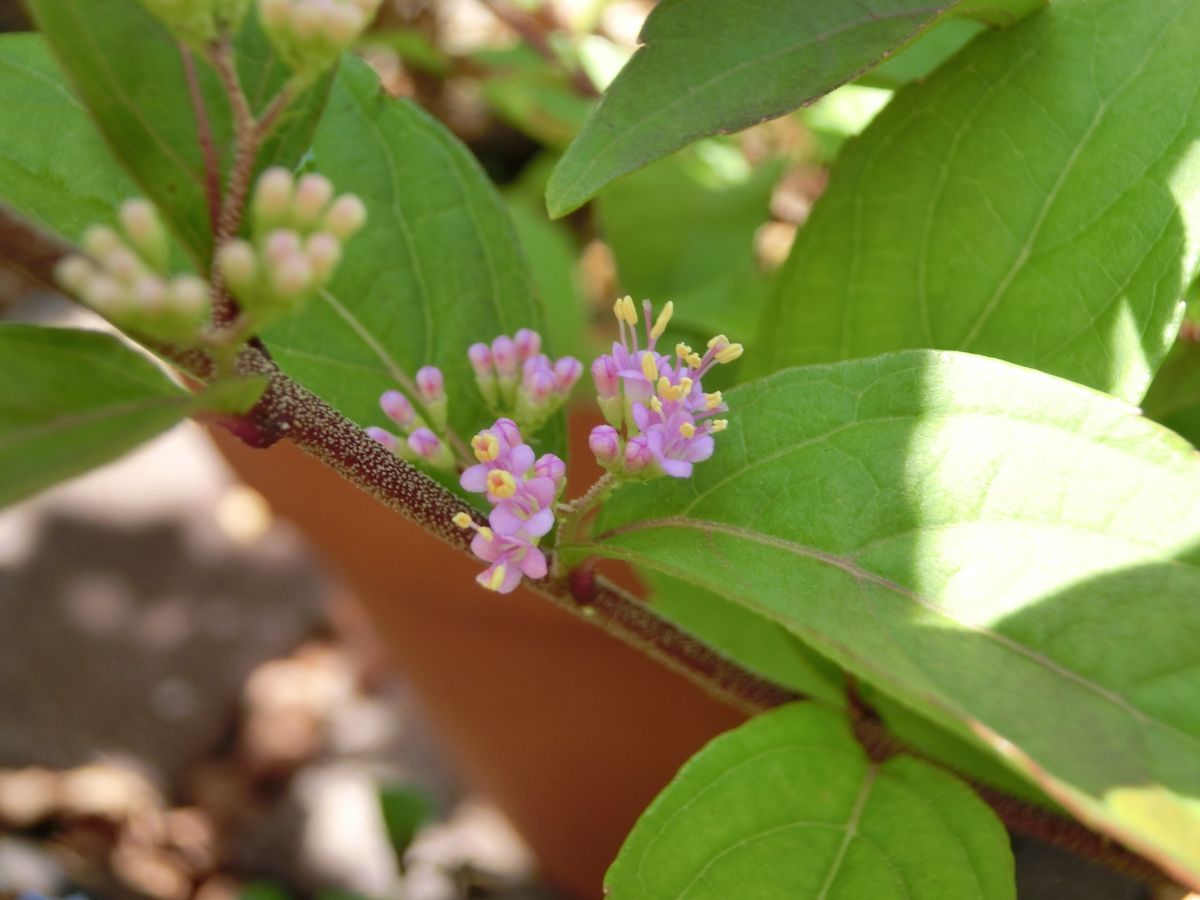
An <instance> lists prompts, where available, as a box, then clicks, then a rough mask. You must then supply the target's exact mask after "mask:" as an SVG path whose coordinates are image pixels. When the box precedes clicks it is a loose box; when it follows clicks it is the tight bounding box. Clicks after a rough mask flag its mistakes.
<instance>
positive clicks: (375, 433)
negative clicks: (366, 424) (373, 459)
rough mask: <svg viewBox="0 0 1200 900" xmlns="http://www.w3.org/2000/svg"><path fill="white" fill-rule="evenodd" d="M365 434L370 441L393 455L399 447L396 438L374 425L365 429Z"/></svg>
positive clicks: (398, 441) (398, 440)
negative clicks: (380, 445) (381, 445)
mask: <svg viewBox="0 0 1200 900" xmlns="http://www.w3.org/2000/svg"><path fill="white" fill-rule="evenodd" d="M367 434H368V435H369V436H370V438H371V439H372V440H374V441H378V442H379V443H381V444H383V446H385V447H386V448H387V449H389V450H391V451H392V452H393V453H395V452H396V450H397V448H398V447H399V446H400V439H399V438H398V437H396V436H395V435H394V434H392V433H391V432H390V431H385V430H384V429H382V428H376V427H375V426H374V425H372V426H371V427H370V428H368V429H367Z"/></svg>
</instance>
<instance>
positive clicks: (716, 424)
mask: <svg viewBox="0 0 1200 900" xmlns="http://www.w3.org/2000/svg"><path fill="white" fill-rule="evenodd" d="M728 427H729V420H728V419H713V420H712V430H713V434H717V433H718V432H721V431H724V430H725V429H726V428H728Z"/></svg>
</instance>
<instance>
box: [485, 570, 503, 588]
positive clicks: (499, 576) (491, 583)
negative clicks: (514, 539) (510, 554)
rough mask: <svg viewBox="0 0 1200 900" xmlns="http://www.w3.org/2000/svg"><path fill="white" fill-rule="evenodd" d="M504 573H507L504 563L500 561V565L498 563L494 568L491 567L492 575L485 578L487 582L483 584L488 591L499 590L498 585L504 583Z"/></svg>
mask: <svg viewBox="0 0 1200 900" xmlns="http://www.w3.org/2000/svg"><path fill="white" fill-rule="evenodd" d="M506 574H507V570H506V569H505V566H504V563H500V565H498V566H496V568H494V569H492V575H491V577H490V578H489V579H488V580H487V583H486V584H485V585H484V587H485V588H487V589H488V590H489V591H498V590H500V585H502V584H504V576H505V575H506Z"/></svg>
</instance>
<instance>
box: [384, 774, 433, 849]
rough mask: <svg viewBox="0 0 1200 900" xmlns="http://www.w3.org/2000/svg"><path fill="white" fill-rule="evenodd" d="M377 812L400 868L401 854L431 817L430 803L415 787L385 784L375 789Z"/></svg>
mask: <svg viewBox="0 0 1200 900" xmlns="http://www.w3.org/2000/svg"><path fill="white" fill-rule="evenodd" d="M379 811H380V813H381V814H382V815H383V824H384V827H385V828H386V829H387V835H388V843H390V844H391V847H392V853H393V854H395V857H396V861H397V863H399V864H401V865H403V862H404V854H405V853H406V852H407V851H408V848H409V845H410V844H412V842H413V838H415V837H416V836H417V832H418V831H419V830H420V828H421V826H422V825H424V824H425V823H426V822H427V821H428V820H429V819H430V818H431V817H432V816H433V801H432V800H430V798H429V795H428V794H426V793H425V791H423V790H421V789H420V788H418V787H414V786H412V785H408V784H403V783H397V784H389V785H385V786H384V787H382V788H380V789H379Z"/></svg>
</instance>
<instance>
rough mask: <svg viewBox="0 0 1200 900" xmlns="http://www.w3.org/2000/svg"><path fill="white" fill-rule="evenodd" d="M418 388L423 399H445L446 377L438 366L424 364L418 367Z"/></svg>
mask: <svg viewBox="0 0 1200 900" xmlns="http://www.w3.org/2000/svg"><path fill="white" fill-rule="evenodd" d="M417 390H418V391H420V392H421V399H422V400H424V401H425V402H426V403H433V402H436V401H438V400H443V399H445V396H446V392H445V379H444V378H443V376H442V370H441V369H439V368H438V367H437V366H422V367H421V368H419V369H417Z"/></svg>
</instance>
